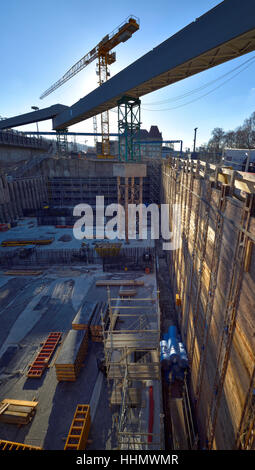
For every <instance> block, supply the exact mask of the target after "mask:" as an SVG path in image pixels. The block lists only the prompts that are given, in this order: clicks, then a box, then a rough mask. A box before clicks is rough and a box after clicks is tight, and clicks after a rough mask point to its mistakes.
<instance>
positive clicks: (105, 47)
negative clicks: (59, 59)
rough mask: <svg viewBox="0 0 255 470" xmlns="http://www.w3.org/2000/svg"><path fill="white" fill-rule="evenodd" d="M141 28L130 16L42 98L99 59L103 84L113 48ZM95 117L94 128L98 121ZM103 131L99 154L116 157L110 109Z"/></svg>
mask: <svg viewBox="0 0 255 470" xmlns="http://www.w3.org/2000/svg"><path fill="white" fill-rule="evenodd" d="M139 28H140V26H139V19H138V18H136V17H135V16H129V17H128V18H127V19H126V20H125V21H123V23H121V24H120V25H119V26H118V27H117V28H116V29H115V30H113V31H112V32H111V33H110V34H107V35H106V36H104V37H103V39H102V40H101V41H100V42H99V43H98V44H97V46H96V47H94V48H93V49H91V51H90V52H88V53H87V54H86V55H85V56H84V57H82V58H81V59H80V60H79V61H78V62H76V64H74V65H73V66H72V67H71V68H70V69H69V70H68V71H67V72H66V73H65V74H64V75H63V76H62V77H61V78H60V79H59V80H58V81H57V82H55V83H54V84H53V85H52V86H51V87H50V88H48V89H47V90H46V91H45V92H44V93H43V94H42V95H41V96H40V99H43V98H45V97H46V96H48V95H49V94H50V93H52V92H53V91H55V90H56V89H57V88H59V87H60V86H61V85H63V84H64V83H65V82H67V80H70V78H72V77H73V76H74V75H76V74H77V73H78V72H80V71H81V70H82V69H84V68H85V67H86V66H87V65H89V64H90V63H91V62H93V61H94V60H96V59H97V61H98V62H97V75H98V77H99V80H98V83H99V85H100V86H101V85H102V84H103V83H104V82H105V81H106V80H107V79H108V77H109V76H110V72H109V70H108V67H109V65H111V64H113V63H114V62H115V61H116V53H115V52H110V51H112V49H113V48H114V47H115V46H117V45H118V44H120V43H121V42H126V41H127V40H128V39H130V38H131V36H132V35H133V34H134V33H135V32H136V31H137V30H138V29H139ZM95 119H96V118H95V117H94V123H93V125H94V129H95V128H96V122H95ZM101 133H102V144H101V145H102V147H101V149H100V152H99V154H98V157H99V158H106V157H107V158H114V157H113V155H111V151H110V138H109V133H110V132H109V111H108V110H107V111H104V112H103V113H102V114H101Z"/></svg>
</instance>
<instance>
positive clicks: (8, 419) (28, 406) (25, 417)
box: [0, 398, 38, 425]
mask: <svg viewBox="0 0 255 470" xmlns="http://www.w3.org/2000/svg"><path fill="white" fill-rule="evenodd" d="M37 405H38V402H37V401H26V400H13V399H11V398H6V399H4V400H2V401H1V403H0V422H2V423H9V424H19V425H23V424H28V423H30V421H32V419H33V417H34V414H35V411H36V407H37Z"/></svg>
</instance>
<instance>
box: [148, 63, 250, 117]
mask: <svg viewBox="0 0 255 470" xmlns="http://www.w3.org/2000/svg"><path fill="white" fill-rule="evenodd" d="M254 60H255V56H253V57H252V58H251V59H249V60H248V61H246V62H244V63H243V64H241V65H240V66H238V67H236V68H235V69H233V70H232V71H231V72H233V71H235V70H236V69H237V68H240V67H241V66H244V65H245V64H247V62H249V63H248V65H246V67H243V68H242V69H241V70H239V71H238V72H237V73H236V74H234V75H233V76H231V77H229V78H228V79H227V80H224V82H222V83H220V84H219V85H218V86H217V87H215V88H213V89H212V90H209V91H208V92H207V93H204V94H203V95H201V96H198V97H197V98H195V99H193V100H191V101H188V102H186V103H183V104H180V105H177V106H173V107H171V108H164V109H162V108H161V109H148V108H144V107H143V106H142V110H143V111H160V112H162V111H170V110H172V109H177V108H181V107H183V106H186V105H188V104H191V103H194V102H195V101H198V100H200V99H201V98H203V97H205V96H207V95H209V94H210V93H212V92H213V91H216V90H218V88H220V87H221V86H223V85H225V83H227V82H229V81H230V80H232V79H233V78H235V77H236V76H237V75H239V74H240V73H241V72H243V71H244V70H246V69H247V68H248V67H250V66H251V65H252V64H253V62H254ZM229 73H230V72H228V74H229ZM226 75H227V74H225V76H226ZM220 78H223V76H222V77H219V78H218V79H216V80H219V79H220ZM216 80H215V81H216ZM210 84H211V82H210ZM208 85H209V84H206V85H204V86H203V88H205V87H206V86H208ZM200 88H201V87H200ZM196 91H200V89H197V90H196V89H195V90H193V91H191V92H188V93H187V95H189V94H191V95H192V93H195V92H196ZM177 99H181V97H176V98H174V99H172V100H171V99H170V100H168V101H176V100H177Z"/></svg>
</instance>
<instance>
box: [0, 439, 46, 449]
mask: <svg viewBox="0 0 255 470" xmlns="http://www.w3.org/2000/svg"><path fill="white" fill-rule="evenodd" d="M0 450H43V449H42V447H37V446H31V445H29V444H22V443H21V442H12V441H5V440H3V439H0Z"/></svg>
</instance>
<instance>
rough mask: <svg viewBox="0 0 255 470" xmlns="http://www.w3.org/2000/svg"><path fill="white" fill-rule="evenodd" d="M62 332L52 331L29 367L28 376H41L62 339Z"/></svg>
mask: <svg viewBox="0 0 255 470" xmlns="http://www.w3.org/2000/svg"><path fill="white" fill-rule="evenodd" d="M61 336H62V333H60V332H53V333H50V334H49V336H48V338H47V339H46V341H45V342H44V344H43V346H42V348H41V349H40V351H39V353H38V354H37V356H36V359H35V360H34V362H33V363H32V365H31V366H30V367H29V370H28V373H27V377H29V378H40V377H41V376H42V374H43V372H44V370H45V369H46V367H47V366H48V364H49V361H50V359H51V356H52V355H53V353H54V351H55V349H56V347H57V345H58V343H59V341H60V339H61Z"/></svg>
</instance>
